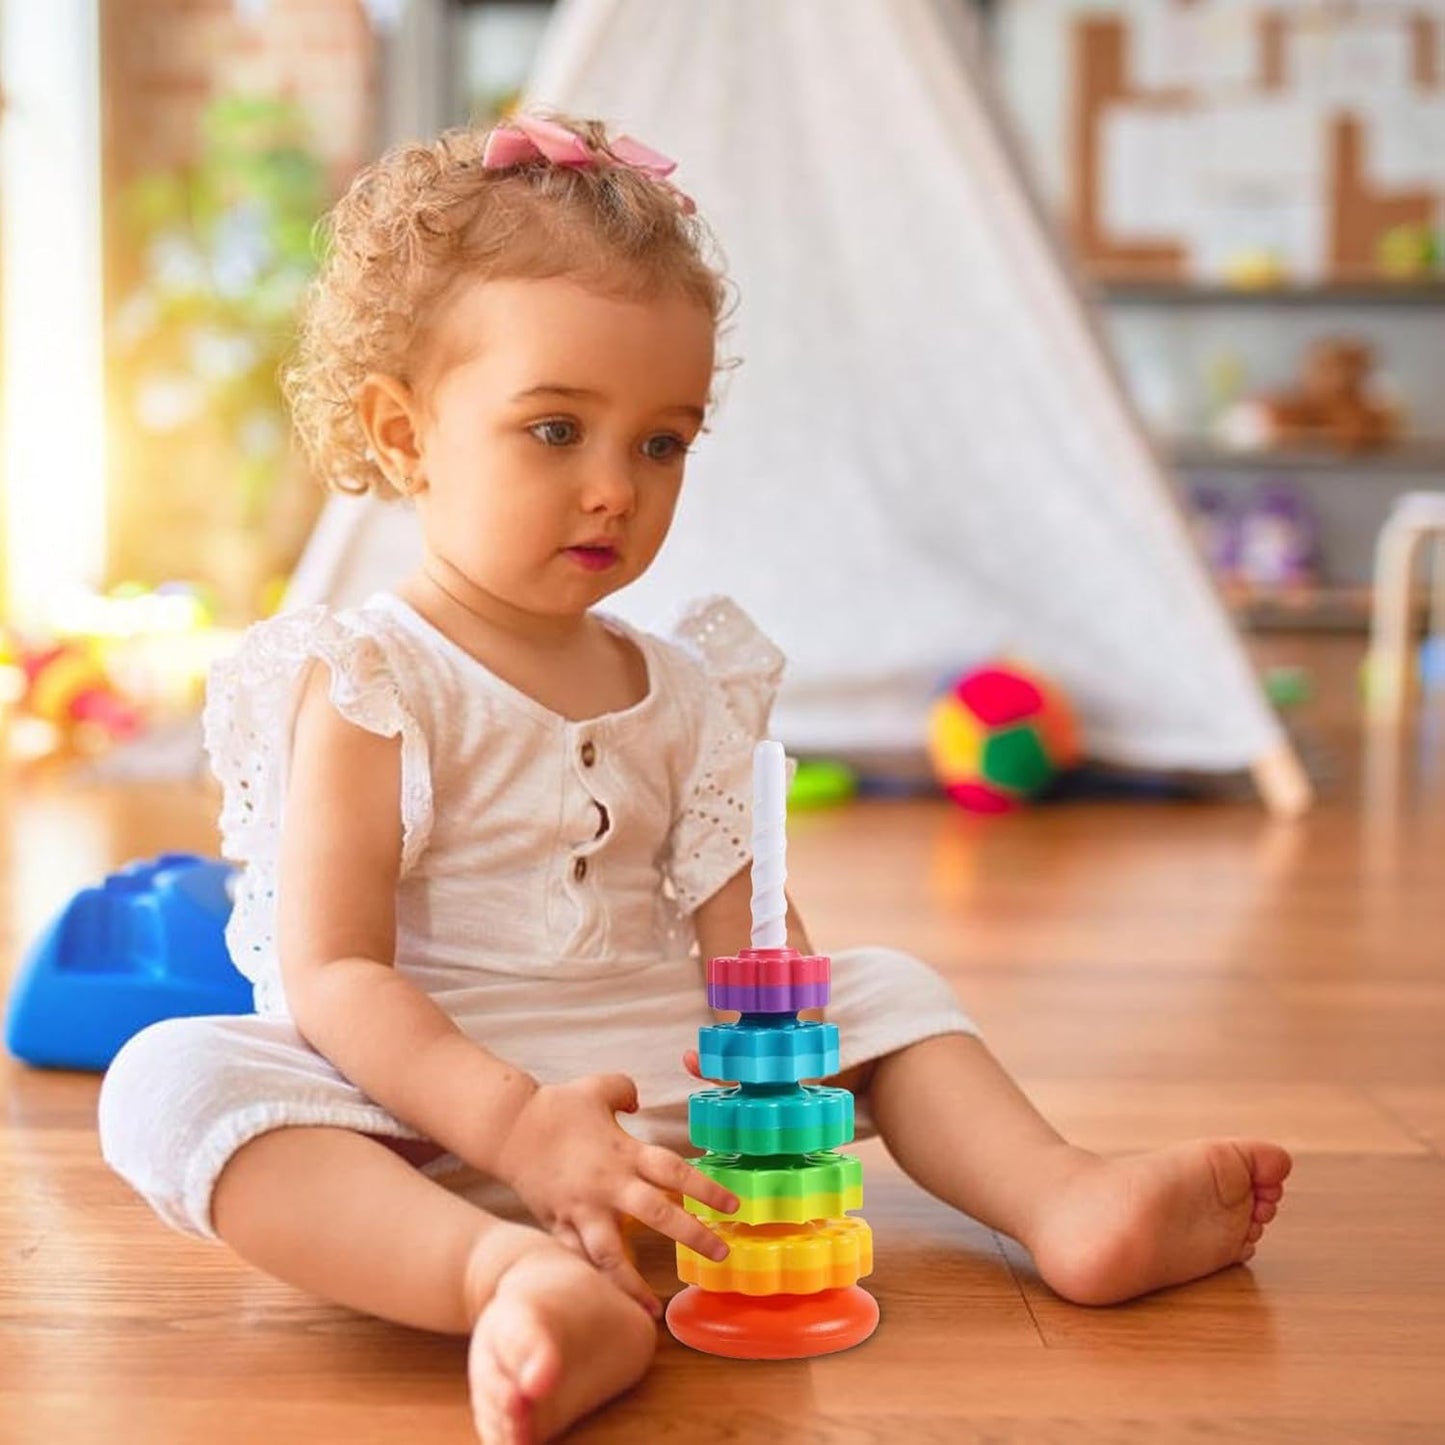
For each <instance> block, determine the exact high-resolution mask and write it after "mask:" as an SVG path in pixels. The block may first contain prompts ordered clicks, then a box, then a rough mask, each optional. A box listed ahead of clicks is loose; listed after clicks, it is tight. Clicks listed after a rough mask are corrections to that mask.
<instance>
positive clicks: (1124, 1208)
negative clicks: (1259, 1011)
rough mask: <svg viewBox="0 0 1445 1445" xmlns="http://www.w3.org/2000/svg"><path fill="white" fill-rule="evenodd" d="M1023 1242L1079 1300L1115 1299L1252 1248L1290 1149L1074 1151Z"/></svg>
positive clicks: (1232, 1146) (1048, 1275)
mask: <svg viewBox="0 0 1445 1445" xmlns="http://www.w3.org/2000/svg"><path fill="white" fill-rule="evenodd" d="M1069 1152H1070V1155H1071V1156H1073V1157H1072V1158H1071V1159H1069V1160H1068V1161H1067V1163H1066V1165H1065V1167H1064V1168H1063V1169H1062V1170H1061V1177H1060V1181H1059V1182H1058V1183H1057V1184H1056V1185H1055V1187H1054V1188H1053V1189H1051V1190H1049V1191H1047V1197H1046V1198H1044V1199H1043V1200H1041V1201H1040V1206H1039V1209H1038V1211H1037V1213H1036V1215H1035V1218H1034V1221H1033V1226H1032V1228H1031V1230H1030V1234H1031V1237H1030V1238H1029V1239H1026V1240H1024V1241H1023V1242H1024V1243H1025V1244H1026V1245H1027V1246H1028V1248H1029V1250H1030V1252H1031V1253H1032V1254H1033V1257H1034V1262H1035V1264H1036V1265H1037V1266H1038V1270H1039V1273H1040V1274H1041V1275H1042V1276H1043V1278H1044V1280H1045V1282H1046V1283H1047V1284H1048V1285H1049V1286H1050V1287H1051V1288H1052V1289H1054V1290H1055V1291H1057V1292H1058V1293H1059V1294H1061V1295H1063V1296H1064V1298H1065V1299H1069V1300H1073V1301H1074V1303H1075V1304H1088V1305H1103V1304H1115V1303H1117V1302H1118V1301H1120V1300H1126V1299H1132V1298H1133V1297H1134V1296H1135V1295H1141V1294H1146V1293H1148V1291H1150V1290H1155V1289H1162V1288H1163V1287H1164V1286H1165V1285H1171V1284H1183V1283H1184V1282H1185V1281H1186V1280H1191V1279H1198V1278H1199V1277H1200V1276H1201V1275H1206V1274H1213V1273H1214V1271H1215V1270H1219V1269H1223V1268H1225V1267H1226V1266H1227V1265H1231V1264H1240V1263H1243V1262H1244V1261H1245V1260H1247V1259H1249V1258H1250V1256H1251V1255H1253V1254H1254V1249H1255V1245H1256V1244H1257V1243H1258V1242H1259V1237H1260V1235H1261V1234H1263V1233H1264V1228H1265V1226H1266V1225H1267V1224H1268V1223H1269V1222H1270V1220H1272V1219H1273V1218H1274V1216H1275V1212H1276V1211H1277V1210H1278V1208H1279V1203H1280V1199H1281V1197H1282V1196H1283V1194H1284V1181H1285V1177H1286V1176H1287V1175H1288V1174H1289V1171H1290V1166H1291V1162H1292V1161H1291V1160H1290V1156H1289V1155H1288V1154H1287V1153H1286V1152H1285V1151H1284V1150H1283V1149H1281V1148H1280V1147H1279V1145H1277V1144H1266V1143H1263V1142H1260V1141H1258V1140H1252V1139H1201V1140H1197V1141H1195V1142H1193V1143H1189V1144H1175V1145H1172V1146H1171V1147H1169V1148H1167V1149H1157V1150H1154V1151H1152V1152H1150V1153H1148V1154H1135V1155H1132V1156H1129V1157H1127V1158H1122V1159H1100V1158H1098V1157H1097V1156H1095V1155H1090V1154H1084V1153H1083V1152H1082V1151H1074V1150H1070V1151H1069Z"/></svg>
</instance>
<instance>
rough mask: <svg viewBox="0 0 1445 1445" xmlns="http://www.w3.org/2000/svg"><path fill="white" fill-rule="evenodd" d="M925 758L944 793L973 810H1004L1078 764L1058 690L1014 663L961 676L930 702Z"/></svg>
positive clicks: (1074, 738)
mask: <svg viewBox="0 0 1445 1445" xmlns="http://www.w3.org/2000/svg"><path fill="white" fill-rule="evenodd" d="M928 753H929V757H930V758H931V759H932V762H933V770H934V774H935V776H936V777H937V778H938V781H939V783H940V785H941V786H942V787H943V790H944V791H945V792H946V793H947V794H948V796H949V797H950V798H952V799H953V800H954V802H956V803H958V804H959V805H960V806H961V807H963V808H966V809H968V810H969V811H970V812H974V813H1008V812H1011V811H1012V810H1013V809H1015V808H1017V807H1019V806H1020V805H1021V804H1022V803H1023V802H1024V801H1025V800H1026V799H1028V798H1031V797H1033V796H1035V795H1036V794H1037V793H1040V792H1042V791H1043V789H1044V788H1045V787H1047V786H1048V785H1049V784H1050V783H1052V782H1053V781H1054V779H1055V778H1056V777H1057V775H1058V774H1059V773H1061V772H1062V771H1064V770H1065V769H1067V768H1071V767H1073V766H1074V765H1075V764H1076V763H1078V761H1079V757H1080V753H1079V741H1078V731H1077V728H1076V727H1075V723H1074V717H1073V713H1072V711H1071V710H1070V708H1069V705H1068V702H1067V701H1066V700H1065V698H1064V696H1063V695H1062V693H1060V692H1059V691H1058V690H1057V689H1056V688H1054V687H1053V686H1051V685H1050V684H1049V683H1046V682H1044V681H1043V679H1042V678H1040V677H1038V676H1036V675H1035V674H1033V673H1031V672H1027V671H1025V670H1024V669H1023V668H1022V667H1019V666H1018V665H1017V664H1016V663H1011V662H993V663H989V664H988V665H986V666H984V667H979V668H975V669H973V670H972V671H971V672H966V673H964V675H963V676H962V677H960V678H959V679H958V681H957V682H955V683H954V684H953V685H952V686H951V687H950V688H949V689H948V691H947V692H946V693H945V694H944V695H943V696H942V697H941V698H939V700H938V701H937V702H936V703H935V704H934V705H933V710H932V712H931V713H930V714H929V721H928Z"/></svg>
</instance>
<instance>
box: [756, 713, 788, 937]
mask: <svg viewBox="0 0 1445 1445" xmlns="http://www.w3.org/2000/svg"><path fill="white" fill-rule="evenodd" d="M787 879H788V763H787V758H786V756H785V755H784V753H783V745H782V743H775V742H761V743H759V744H758V745H757V747H755V748H754V749H753V947H754V948H785V947H786V946H787V942H788V900H787V896H786V894H785V893H784V890H783V885H784V884H785V883H786V882H787Z"/></svg>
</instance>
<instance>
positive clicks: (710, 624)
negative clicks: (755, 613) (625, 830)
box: [667, 597, 784, 915]
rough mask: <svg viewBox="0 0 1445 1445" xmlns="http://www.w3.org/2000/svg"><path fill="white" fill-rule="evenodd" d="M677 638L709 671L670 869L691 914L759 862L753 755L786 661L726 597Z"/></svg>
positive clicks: (702, 680)
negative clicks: (755, 855)
mask: <svg viewBox="0 0 1445 1445" xmlns="http://www.w3.org/2000/svg"><path fill="white" fill-rule="evenodd" d="M672 636H673V638H674V640H675V641H677V642H678V643H680V644H681V645H682V647H683V648H684V649H685V650H686V651H688V652H689V653H691V654H692V655H693V657H694V658H695V659H696V661H697V662H698V663H700V664H701V667H700V670H699V672H698V674H697V678H696V683H697V692H698V694H699V697H698V705H699V706H700V708H701V714H702V715H701V726H700V729H699V735H698V748H697V754H696V760H695V762H694V766H693V770H692V773H691V775H690V776H689V778H688V780H687V783H686V785H685V787H684V789H683V801H682V808H681V811H680V813H679V814H678V816H677V818H676V819H675V821H674V823H673V829H672V837H671V841H670V847H669V850H668V854H669V856H668V864H667V868H668V873H669V876H670V877H671V879H672V886H673V891H674V893H675V895H676V899H677V906H678V909H679V911H680V912H681V913H683V914H684V915H688V914H691V913H692V912H693V911H694V910H696V908H697V907H698V906H699V905H700V904H701V903H703V902H705V901H706V900H707V899H708V898H710V897H712V895H713V894H714V893H716V892H717V890H718V889H719V888H721V887H722V886H723V884H724V883H726V882H727V881H728V879H729V878H731V877H732V876H733V875H734V874H735V873H737V872H738V870H739V869H741V868H743V867H745V866H746V865H747V863H748V862H749V861H750V860H751V858H752V843H751V838H750V836H749V835H750V831H751V827H752V803H753V748H754V747H755V745H756V744H757V743H758V741H759V740H760V739H761V738H763V737H765V736H766V734H767V727H768V715H769V713H770V712H771V711H772V706H773V699H774V697H775V696H776V695H777V690H778V683H779V681H780V679H781V678H782V675H783V664H784V659H783V654H782V653H781V652H780V651H779V650H778V649H777V647H776V646H774V644H773V643H772V642H771V641H770V640H769V639H768V638H767V637H766V636H765V635H764V634H763V633H762V632H761V631H760V630H759V629H758V627H757V625H756V624H755V623H754V622H753V620H752V619H751V618H750V617H749V616H748V615H747V613H746V612H744V611H743V610H742V608H741V607H739V606H738V605H737V603H735V602H733V601H731V600H730V599H729V598H726V597H711V598H707V599H705V600H703V601H700V602H696V603H693V604H692V605H691V606H690V607H688V608H687V610H686V611H685V612H683V614H682V615H681V617H680V618H679V619H678V621H677V622H676V624H675V625H674V627H673V629H672Z"/></svg>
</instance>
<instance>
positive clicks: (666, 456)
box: [642, 432, 687, 462]
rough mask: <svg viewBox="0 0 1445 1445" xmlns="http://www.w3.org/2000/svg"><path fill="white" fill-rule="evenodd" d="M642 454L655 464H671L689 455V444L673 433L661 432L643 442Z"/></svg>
mask: <svg viewBox="0 0 1445 1445" xmlns="http://www.w3.org/2000/svg"><path fill="white" fill-rule="evenodd" d="M642 454H643V455H644V456H645V457H647V458H649V459H650V460H651V461H654V462H670V461H672V460H673V459H674V458H675V457H681V456H686V455H687V443H686V442H685V441H683V439H682V438H681V437H680V436H675V435H674V434H673V433H672V432H659V433H658V434H657V435H656V436H654V437H648V439H647V440H646V441H645V442H643V444H642Z"/></svg>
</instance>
